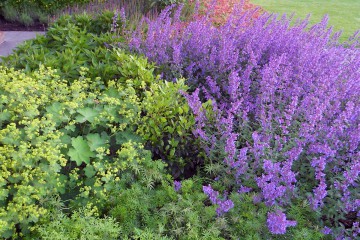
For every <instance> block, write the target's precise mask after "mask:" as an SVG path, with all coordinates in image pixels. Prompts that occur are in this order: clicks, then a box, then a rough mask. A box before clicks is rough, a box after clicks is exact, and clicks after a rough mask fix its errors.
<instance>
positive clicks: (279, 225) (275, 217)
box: [267, 210, 296, 234]
mask: <svg viewBox="0 0 360 240" xmlns="http://www.w3.org/2000/svg"><path fill="white" fill-rule="evenodd" d="M267 224H268V228H269V230H270V232H271V233H273V234H284V233H286V228H287V227H294V226H296V221H289V220H286V215H285V214H284V213H283V212H281V211H280V210H276V211H275V212H271V213H269V214H268V219H267Z"/></svg>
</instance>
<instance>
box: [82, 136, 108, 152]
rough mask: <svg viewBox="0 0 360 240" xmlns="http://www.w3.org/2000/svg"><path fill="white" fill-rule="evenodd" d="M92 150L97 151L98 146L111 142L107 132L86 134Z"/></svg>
mask: <svg viewBox="0 0 360 240" xmlns="http://www.w3.org/2000/svg"><path fill="white" fill-rule="evenodd" d="M86 139H87V140H88V144H89V147H90V150H91V151H95V150H96V149H97V148H100V147H106V144H107V143H108V142H109V136H108V135H107V134H106V133H103V134H101V136H100V134H98V133H91V134H88V135H87V136H86Z"/></svg>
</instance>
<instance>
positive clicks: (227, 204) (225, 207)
mask: <svg viewBox="0 0 360 240" xmlns="http://www.w3.org/2000/svg"><path fill="white" fill-rule="evenodd" d="M203 191H204V193H205V194H206V195H208V197H209V199H210V201H211V203H212V204H217V205H218V208H217V209H216V213H217V215H218V216H222V215H223V214H224V213H226V212H228V211H230V209H232V208H233V207H234V203H233V202H232V201H231V200H221V199H220V198H219V192H217V191H215V190H214V189H212V187H211V185H208V186H203ZM225 195H226V194H225ZM224 198H226V196H224Z"/></svg>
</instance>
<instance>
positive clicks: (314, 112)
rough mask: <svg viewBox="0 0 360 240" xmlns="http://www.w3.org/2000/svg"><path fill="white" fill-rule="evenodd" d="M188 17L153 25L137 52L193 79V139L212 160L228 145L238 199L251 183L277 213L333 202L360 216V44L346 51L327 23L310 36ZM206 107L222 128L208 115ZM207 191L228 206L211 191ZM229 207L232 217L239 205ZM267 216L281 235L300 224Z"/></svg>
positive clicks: (268, 23)
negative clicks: (297, 202)
mask: <svg viewBox="0 0 360 240" xmlns="http://www.w3.org/2000/svg"><path fill="white" fill-rule="evenodd" d="M180 10H181V9H180ZM180 10H177V13H176V14H175V16H174V17H171V16H170V15H171V14H170V13H171V8H167V9H166V10H165V11H163V12H162V13H161V14H160V16H159V17H158V18H156V19H154V20H151V21H150V20H147V26H148V28H147V31H146V33H143V32H142V31H141V29H142V28H141V27H139V30H138V31H136V32H135V33H134V34H133V35H132V36H131V39H130V47H131V49H133V50H134V51H137V52H140V53H142V54H144V55H146V56H147V57H148V58H149V59H150V60H152V61H154V62H156V63H157V64H158V65H159V66H162V71H163V76H164V77H165V78H166V79H170V80H173V79H176V78H177V77H181V76H184V77H185V78H187V79H188V80H187V81H188V84H189V85H190V86H192V87H193V88H194V92H193V93H192V94H184V95H185V96H186V97H187V99H188V102H189V106H190V107H191V109H192V110H193V113H194V115H195V116H196V120H197V123H196V124H197V125H196V129H195V130H194V134H195V136H196V137H199V138H201V139H202V143H203V147H204V149H205V150H206V151H207V153H211V152H212V151H218V148H216V146H224V147H223V152H224V153H225V157H224V159H221V160H223V161H224V163H225V164H226V165H227V166H228V170H229V172H231V174H233V176H234V179H235V180H236V181H235V182H236V188H237V189H236V191H238V192H241V191H242V189H249V188H248V187H250V186H246V185H244V184H243V183H244V182H245V181H244V180H248V179H249V178H251V179H252V180H253V182H254V184H256V186H257V188H258V189H254V191H258V192H259V194H260V195H259V197H258V199H262V201H263V202H265V203H266V204H267V205H268V206H274V205H278V206H281V207H283V208H285V209H286V206H287V204H289V202H291V199H294V198H301V199H305V200H308V201H309V203H310V205H311V207H312V208H313V209H314V210H320V211H321V209H323V208H324V206H325V204H326V202H327V199H328V198H330V196H331V198H332V200H335V201H337V202H338V203H341V204H338V205H335V206H331V207H335V208H336V211H338V212H339V213H343V214H346V213H349V212H351V211H355V212H359V211H360V199H359V198H360V195H359V186H358V182H359V174H360V152H359V150H360V148H359V147H360V145H359V143H360V49H359V48H358V46H359V41H358V40H356V38H355V40H354V41H352V42H348V43H347V44H339V43H338V42H337V38H338V36H339V34H335V35H334V36H332V32H331V29H329V28H327V19H326V18H324V19H323V20H322V22H320V23H318V24H317V25H315V26H313V27H311V28H310V30H306V29H307V27H308V21H307V20H304V21H298V22H297V24H295V25H294V26H290V21H291V18H287V17H286V16H283V17H282V18H280V19H279V18H277V16H272V15H263V16H262V17H260V18H259V19H256V20H253V19H252V18H251V14H252V13H251V12H250V13H248V15H242V16H236V15H233V16H231V17H230V18H229V20H228V21H227V22H226V23H225V24H224V25H222V26H220V27H214V26H213V25H212V24H211V23H210V22H209V21H208V18H207V17H206V16H204V17H198V18H195V19H194V20H192V21H190V22H188V23H184V22H182V21H181V20H180V17H179V11H180ZM207 100H211V102H212V106H213V111H214V115H215V116H216V117H215V119H210V118H209V117H207V115H206V113H205V112H204V109H203V108H202V103H204V102H205V101H207ZM212 116H213V115H212ZM214 122H215V123H214ZM210 123H211V124H210ZM209 126H211V127H209ZM210 156H211V154H209V157H210ZM213 161H216V159H213ZM204 192H205V193H206V194H207V195H208V196H209V197H210V200H211V201H212V202H213V203H214V204H219V203H218V202H217V201H218V200H217V199H218V193H217V192H216V191H214V190H212V188H211V187H210V186H208V187H204ZM338 196H340V197H338ZM222 204H223V205H224V206H223V207H222V208H223V209H224V210H223V212H226V210H228V209H229V208H230V206H231V204H230V203H227V202H226V201H225V202H223V203H222ZM219 205H221V204H219ZM219 207H220V206H219ZM268 217H269V218H268V226H269V230H270V231H271V232H273V233H276V234H281V233H285V231H286V227H287V226H294V225H295V223H294V222H291V221H287V220H286V216H285V213H282V212H281V213H279V212H275V213H269V215H268ZM275 220H276V221H277V220H281V221H282V223H283V224H282V225H275V224H274V223H273V221H275ZM327 232H329V231H327Z"/></svg>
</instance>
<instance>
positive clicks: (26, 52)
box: [5, 15, 121, 80]
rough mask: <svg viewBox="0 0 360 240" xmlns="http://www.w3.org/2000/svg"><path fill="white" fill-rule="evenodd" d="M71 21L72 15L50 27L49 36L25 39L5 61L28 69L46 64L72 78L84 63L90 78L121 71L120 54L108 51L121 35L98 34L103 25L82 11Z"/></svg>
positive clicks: (32, 69)
mask: <svg viewBox="0 0 360 240" xmlns="http://www.w3.org/2000/svg"><path fill="white" fill-rule="evenodd" d="M79 18H80V17H78V18H77V19H79ZM72 21H73V20H72V18H70V17H68V18H67V17H66V16H65V17H63V18H62V19H61V20H59V23H56V24H54V26H53V27H52V28H50V29H49V30H48V32H47V33H46V36H39V37H38V38H36V39H35V40H33V41H28V42H26V43H25V44H23V45H22V46H20V47H19V48H18V50H17V51H16V52H15V53H14V54H13V55H10V56H8V57H7V58H6V59H5V62H6V65H7V66H8V67H14V68H16V69H25V70H26V71H27V72H31V71H34V70H37V69H39V66H40V65H44V66H45V67H51V68H53V69H57V72H58V73H59V74H60V76H61V77H64V78H66V79H69V80H71V79H77V78H79V77H80V73H79V67H82V66H84V67H87V68H89V71H88V76H89V77H90V78H93V79H95V78H96V77H101V78H102V79H114V78H116V77H117V76H118V75H119V66H118V65H117V64H115V63H116V61H117V58H116V56H117V55H116V54H115V53H113V52H112V51H109V49H107V48H106V46H105V43H111V42H112V41H120V40H121V39H119V38H112V36H111V35H110V34H100V35H98V34H97V33H96V32H97V31H100V32H101V31H103V29H98V28H96V27H95V26H96V25H94V26H93V25H92V21H91V18H90V17H88V16H87V15H83V16H82V17H81V21H80V20H79V22H78V23H77V24H74V23H73V22H72ZM88 26H92V29H88ZM105 26H106V25H105ZM89 28H90V27H89ZM89 30H93V31H94V33H92V32H91V31H90V32H89Z"/></svg>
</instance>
